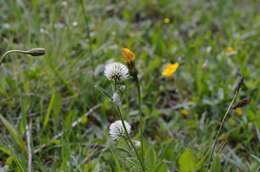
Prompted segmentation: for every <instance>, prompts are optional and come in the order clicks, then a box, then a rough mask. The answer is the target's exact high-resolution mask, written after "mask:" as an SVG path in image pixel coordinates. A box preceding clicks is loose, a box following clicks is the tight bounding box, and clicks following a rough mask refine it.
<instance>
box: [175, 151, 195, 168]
mask: <svg viewBox="0 0 260 172" xmlns="http://www.w3.org/2000/svg"><path fill="white" fill-rule="evenodd" d="M179 167H180V171H181V172H193V171H195V170H196V162H195V158H194V156H193V154H192V151H191V150H190V149H186V150H185V151H184V152H183V153H182V154H181V156H180V158H179Z"/></svg>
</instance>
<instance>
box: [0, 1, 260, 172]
mask: <svg viewBox="0 0 260 172" xmlns="http://www.w3.org/2000/svg"><path fill="white" fill-rule="evenodd" d="M64 2H65V1H61V0H57V1H50V0H33V1H23V0H21V1H1V2H0V54H1V55H2V54H3V53H4V52H5V51H7V50H11V49H30V48H33V47H43V48H45V49H46V55H45V56H42V57H31V56H26V55H17V54H13V55H9V56H7V58H6V59H5V63H3V64H2V66H1V67H0V113H1V114H2V116H3V117H4V119H5V120H1V121H2V122H3V121H5V122H6V121H7V123H5V125H4V123H2V122H0V124H1V125H0V133H1V139H0V167H1V166H5V167H8V168H9V171H27V150H24V149H23V148H24V146H25V145H26V124H27V123H28V120H27V118H28V115H32V116H33V117H32V119H33V124H32V141H33V146H32V148H33V150H37V149H38V148H39V147H40V146H41V145H43V144H47V143H49V142H50V141H51V139H52V138H53V137H54V136H55V135H57V134H59V133H61V132H63V135H62V137H59V138H57V139H54V140H52V142H51V143H50V144H49V145H48V146H47V147H44V148H43V149H41V150H40V151H39V152H37V153H36V154H33V164H32V166H33V171H44V172H46V171H50V172H53V171H85V172H91V171H93V172H106V171H111V172H112V171H113V172H123V171H134V172H135V171H137V170H136V168H137V167H136V166H137V165H136V164H137V162H136V160H135V159H131V156H128V155H126V154H125V153H124V152H122V151H120V150H119V149H118V148H119V147H123V148H124V146H125V145H124V144H123V143H118V145H116V144H114V143H113V142H112V140H111V138H110V137H109V135H108V126H109V124H110V123H111V122H113V121H115V120H117V119H118V117H117V115H116V110H115V109H114V108H113V106H112V105H111V103H110V102H109V100H108V99H107V98H106V97H104V95H102V94H101V93H100V91H98V90H97V89H95V86H99V87H101V88H103V89H105V90H107V91H108V92H111V86H110V83H109V82H108V81H107V79H106V78H105V77H104V76H103V65H104V64H105V63H106V62H108V61H109V60H112V59H113V60H115V61H119V62H123V61H122V56H121V54H120V49H121V48H122V47H128V48H130V49H131V50H132V51H134V52H135V54H136V65H137V68H138V70H139V74H140V75H139V77H140V79H141V87H142V96H143V97H142V99H143V107H142V110H143V112H144V114H145V123H146V127H145V150H144V152H145V163H146V166H147V169H148V171H149V172H153V171H154V172H159V171H160V172H167V171H181V172H189V171H193V170H190V169H194V168H197V169H198V170H199V171H206V167H205V164H203V162H202V160H203V158H204V157H205V155H206V153H207V152H208V151H209V150H210V149H211V145H212V143H213V138H214V135H215V134H216V132H217V129H218V127H219V124H220V121H221V119H222V117H223V115H224V113H225V111H226V109H227V107H228V105H229V103H230V101H231V98H232V96H233V86H234V84H235V82H236V80H237V79H238V76H239V74H241V75H242V76H244V78H245V82H244V84H243V85H242V88H241V90H240V94H239V97H238V99H242V98H245V97H248V98H249V99H250V103H249V104H248V105H247V106H245V107H242V108H241V110H242V115H237V113H235V111H232V112H231V113H230V114H229V118H228V120H227V121H226V123H225V125H224V130H223V132H222V135H221V137H220V139H219V142H218V145H217V148H221V146H222V149H221V151H219V152H217V154H216V155H215V158H214V160H213V168H212V169H213V171H214V172H220V171H227V172H232V171H234V172H236V171H250V172H251V171H252V172H257V171H258V170H259V166H260V161H259V159H260V144H259V143H260V104H259V102H260V96H259V95H260V78H259V75H260V53H259V47H260V13H259V12H260V11H259V7H258V6H259V3H258V1H257V0H248V1H239V0H229V1H225V0H219V1H206V0H194V1H188V0H185V1H182V0H178V1H171V0H160V1H159V0H158V1H155V0H140V1H138V0H132V1H117V0H114V1H112V0H111V1H106V0H88V1H84V7H85V13H84V12H83V11H82V6H81V4H80V3H79V2H80V1H73V0H70V1H66V2H67V3H64ZM66 4H67V5H66ZM165 18H169V19H170V22H169V23H165V22H164V19H165ZM88 28H89V30H90V33H89V34H88ZM89 37H90V39H89ZM227 47H233V48H234V49H236V51H237V54H236V55H232V56H228V55H227V54H226V53H225V49H226V48H227ZM169 62H178V63H181V66H180V67H179V69H178V70H177V72H176V73H175V74H174V77H173V79H163V78H162V77H161V76H160V75H161V70H162V67H163V65H164V64H167V63H169ZM136 96H137V92H136V90H135V87H134V84H133V83H132V82H131V80H129V81H127V82H126V90H125V91H124V95H123V97H122V101H123V106H122V112H123V115H124V117H125V118H126V119H127V120H128V121H129V122H130V124H132V127H133V129H134V131H133V133H132V138H134V139H136V140H139V139H140V137H139V134H138V125H139V121H138V119H139V118H138V113H137V109H138V108H137V104H136V101H135V100H136ZM95 105H100V106H99V107H98V108H97V109H95V110H94V111H93V112H92V113H90V114H89V115H88V117H87V118H83V117H82V119H83V120H82V121H83V122H81V123H80V124H79V125H77V126H76V127H74V128H72V127H71V125H72V122H73V121H75V120H77V119H79V118H81V116H84V114H85V113H87V112H88V111H89V110H90V109H91V108H92V107H94V106H95ZM1 119H2V117H1ZM6 125H7V126H8V127H6ZM218 150H219V149H218ZM131 166H133V167H132V168H131ZM0 171H1V170H0Z"/></svg>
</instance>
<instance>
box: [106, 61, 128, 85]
mask: <svg viewBox="0 0 260 172" xmlns="http://www.w3.org/2000/svg"><path fill="white" fill-rule="evenodd" d="M104 75H105V76H106V77H107V79H108V80H114V81H123V80H126V79H127V78H128V68H127V67H126V66H125V65H123V64H122V63H117V62H114V63H109V64H107V65H106V66H105V71H104Z"/></svg>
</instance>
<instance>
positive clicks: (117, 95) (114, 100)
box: [112, 92, 122, 106]
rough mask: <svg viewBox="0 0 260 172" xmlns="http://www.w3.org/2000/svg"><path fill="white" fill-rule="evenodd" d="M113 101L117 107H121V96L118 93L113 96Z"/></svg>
mask: <svg viewBox="0 0 260 172" xmlns="http://www.w3.org/2000/svg"><path fill="white" fill-rule="evenodd" d="M112 100H113V102H114V103H115V104H116V105H117V106H121V104H122V103H121V99H120V96H119V94H118V93H117V92H115V93H114V94H113V96H112Z"/></svg>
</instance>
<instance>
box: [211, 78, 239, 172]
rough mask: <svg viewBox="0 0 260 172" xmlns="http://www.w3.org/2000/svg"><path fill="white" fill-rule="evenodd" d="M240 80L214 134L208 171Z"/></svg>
mask: <svg viewBox="0 0 260 172" xmlns="http://www.w3.org/2000/svg"><path fill="white" fill-rule="evenodd" d="M240 80H241V81H240V82H239V84H238V85H237V86H236V88H235V93H234V95H233V98H232V100H231V102H230V104H229V106H228V109H227V111H226V112H225V115H224V117H223V118H222V120H221V123H220V126H219V129H218V131H217V134H216V136H215V139H214V142H213V146H212V150H211V153H210V156H209V166H208V170H209V171H210V169H211V162H212V161H213V154H214V152H215V149H216V146H217V141H218V137H219V136H220V134H221V132H222V129H223V127H224V123H225V121H226V119H227V117H228V114H229V113H230V111H231V110H232V107H233V104H234V103H235V100H236V98H237V96H238V94H239V90H240V86H241V84H242V82H243V78H242V77H241V79H240Z"/></svg>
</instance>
